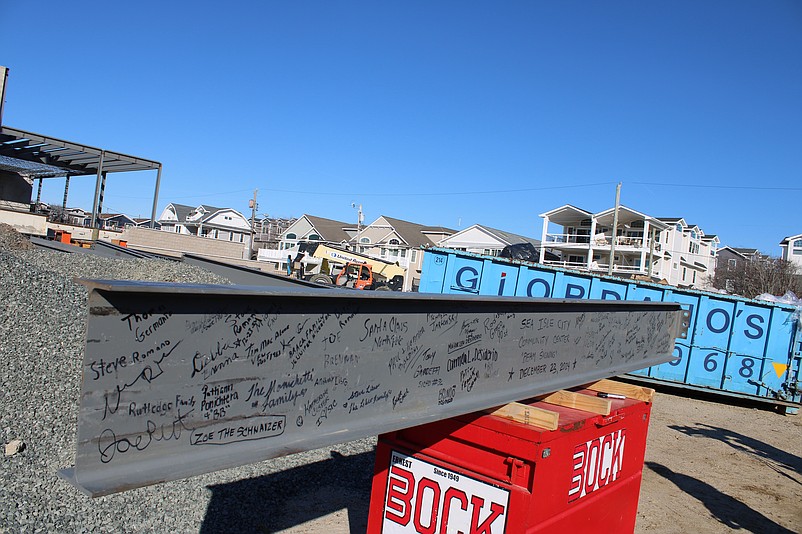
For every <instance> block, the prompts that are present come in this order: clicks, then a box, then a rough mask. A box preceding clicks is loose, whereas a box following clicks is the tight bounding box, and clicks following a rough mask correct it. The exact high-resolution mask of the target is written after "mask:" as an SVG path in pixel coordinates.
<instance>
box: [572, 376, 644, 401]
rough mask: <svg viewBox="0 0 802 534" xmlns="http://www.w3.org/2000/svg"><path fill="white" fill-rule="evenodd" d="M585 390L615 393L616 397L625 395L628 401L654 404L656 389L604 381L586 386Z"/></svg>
mask: <svg viewBox="0 0 802 534" xmlns="http://www.w3.org/2000/svg"><path fill="white" fill-rule="evenodd" d="M585 388H587V389H590V390H592V391H598V392H600V393H613V394H615V395H624V396H625V397H627V398H628V399H635V400H639V401H644V402H652V399H654V389H652V388H647V387H643V386H636V385H634V384H627V383H624V382H618V381H616V380H608V379H606V378H605V379H602V380H599V381H597V382H593V383H591V384H588V385H587V386H585Z"/></svg>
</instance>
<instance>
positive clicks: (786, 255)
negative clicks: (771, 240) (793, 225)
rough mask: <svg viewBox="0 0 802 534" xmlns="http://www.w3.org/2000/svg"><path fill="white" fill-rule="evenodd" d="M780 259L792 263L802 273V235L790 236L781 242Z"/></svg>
mask: <svg viewBox="0 0 802 534" xmlns="http://www.w3.org/2000/svg"><path fill="white" fill-rule="evenodd" d="M780 249H781V250H782V253H781V255H780V257H781V258H782V259H784V260H785V261H790V262H791V263H793V264H795V265H796V266H797V267H798V268H799V270H800V271H802V234H797V235H790V236H788V237H786V238H785V239H783V240H782V241H780Z"/></svg>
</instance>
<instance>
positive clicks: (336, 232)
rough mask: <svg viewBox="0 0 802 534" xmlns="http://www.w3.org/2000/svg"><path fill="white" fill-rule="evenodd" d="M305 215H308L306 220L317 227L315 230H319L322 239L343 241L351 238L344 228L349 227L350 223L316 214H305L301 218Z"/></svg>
mask: <svg viewBox="0 0 802 534" xmlns="http://www.w3.org/2000/svg"><path fill="white" fill-rule="evenodd" d="M304 217H306V220H307V221H309V224H311V225H312V226H314V227H315V230H317V233H318V235H319V236H320V238H321V240H322V241H330V242H332V243H342V242H343V241H348V240H349V239H350V238H349V236H348V234H347V233H346V232H345V230H344V228H348V227H349V224H348V223H344V222H342V221H335V220H334V219H325V218H323V217H315V216H314V215H303V216H302V217H301V218H304Z"/></svg>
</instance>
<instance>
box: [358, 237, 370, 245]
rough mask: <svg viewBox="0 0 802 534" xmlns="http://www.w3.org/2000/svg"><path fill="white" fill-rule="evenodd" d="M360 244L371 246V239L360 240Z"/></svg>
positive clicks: (363, 238)
mask: <svg viewBox="0 0 802 534" xmlns="http://www.w3.org/2000/svg"><path fill="white" fill-rule="evenodd" d="M359 242H360V243H363V244H365V245H368V244H370V238H369V237H362V238H360V239H359Z"/></svg>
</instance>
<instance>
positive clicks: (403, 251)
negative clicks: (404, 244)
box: [401, 248, 407, 258]
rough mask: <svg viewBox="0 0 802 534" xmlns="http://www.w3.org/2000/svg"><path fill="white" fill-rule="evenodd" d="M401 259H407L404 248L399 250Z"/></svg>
mask: <svg viewBox="0 0 802 534" xmlns="http://www.w3.org/2000/svg"><path fill="white" fill-rule="evenodd" d="M401 257H402V258H406V257H407V249H405V248H402V249H401Z"/></svg>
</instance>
